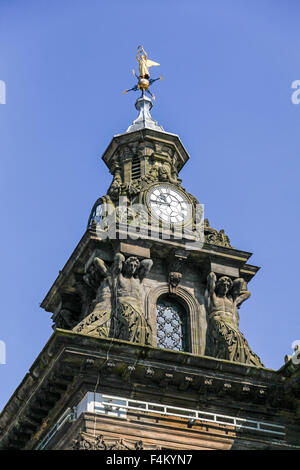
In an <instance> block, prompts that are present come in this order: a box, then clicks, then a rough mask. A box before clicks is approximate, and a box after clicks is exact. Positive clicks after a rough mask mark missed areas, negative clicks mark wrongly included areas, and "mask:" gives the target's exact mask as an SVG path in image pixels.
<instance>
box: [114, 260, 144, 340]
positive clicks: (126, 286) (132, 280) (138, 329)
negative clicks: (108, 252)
mask: <svg viewBox="0 0 300 470" xmlns="http://www.w3.org/2000/svg"><path fill="white" fill-rule="evenodd" d="M152 264H153V261H152V260H151V259H144V260H142V261H141V262H140V261H139V260H138V258H136V257H135V256H130V257H129V258H127V260H126V261H125V257H124V256H123V255H122V254H121V253H119V254H118V258H117V263H115V268H114V273H115V277H116V293H115V296H116V311H115V315H114V337H115V338H119V339H124V340H127V341H132V342H134V343H142V344H151V343H152V331H151V326H150V324H149V323H148V321H147V319H146V318H145V316H144V311H143V307H142V303H141V298H142V292H141V288H142V282H143V279H144V277H145V276H146V274H147V273H148V272H149V271H150V269H151V267H152Z"/></svg>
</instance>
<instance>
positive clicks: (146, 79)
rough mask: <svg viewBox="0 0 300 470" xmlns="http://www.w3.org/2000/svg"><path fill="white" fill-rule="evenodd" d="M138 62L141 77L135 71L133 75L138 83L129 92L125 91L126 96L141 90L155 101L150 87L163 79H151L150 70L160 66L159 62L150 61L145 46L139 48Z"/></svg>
mask: <svg viewBox="0 0 300 470" xmlns="http://www.w3.org/2000/svg"><path fill="white" fill-rule="evenodd" d="M136 58H137V61H138V63H139V75H137V74H136V72H135V70H133V71H132V72H133V75H135V77H136V78H137V81H138V83H137V84H136V85H135V86H134V87H132V88H130V89H129V90H125V91H123V93H124V94H126V93H128V91H137V90H141V91H142V92H143V94H144V93H148V95H150V96H151V98H152V99H155V96H154V95H153V94H152V93H151V92H150V91H149V86H150V85H152V83H154V82H156V81H157V80H162V77H159V78H150V73H149V68H150V67H153V66H158V65H160V64H159V63H158V62H154V60H149V59H148V55H147V52H146V51H145V49H144V48H143V46H138V50H137V56H136Z"/></svg>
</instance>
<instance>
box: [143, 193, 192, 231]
mask: <svg viewBox="0 0 300 470" xmlns="http://www.w3.org/2000/svg"><path fill="white" fill-rule="evenodd" d="M148 206H149V207H150V209H151V211H152V212H153V213H154V215H155V216H156V217H157V218H159V219H161V220H162V221H163V222H166V223H169V224H175V225H176V224H182V223H183V222H185V221H186V220H187V219H189V218H190V216H191V204H190V202H189V201H188V199H187V198H186V197H185V195H184V194H183V193H182V192H181V191H180V190H179V189H177V188H174V186H172V185H167V184H165V185H164V184H160V185H157V186H154V187H153V188H152V189H151V190H150V191H149V194H148Z"/></svg>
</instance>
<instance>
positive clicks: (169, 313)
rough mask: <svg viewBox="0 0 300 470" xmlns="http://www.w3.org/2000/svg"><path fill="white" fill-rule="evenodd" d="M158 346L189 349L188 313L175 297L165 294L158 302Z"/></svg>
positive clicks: (181, 349)
mask: <svg viewBox="0 0 300 470" xmlns="http://www.w3.org/2000/svg"><path fill="white" fill-rule="evenodd" d="M156 328H157V346H158V347H159V348H164V349H172V350H175V351H187V348H188V345H187V314H186V310H185V308H184V307H183V306H182V304H181V303H179V302H178V301H177V300H176V299H175V298H173V297H170V296H167V295H163V296H161V297H160V298H159V299H158V301H157V304H156Z"/></svg>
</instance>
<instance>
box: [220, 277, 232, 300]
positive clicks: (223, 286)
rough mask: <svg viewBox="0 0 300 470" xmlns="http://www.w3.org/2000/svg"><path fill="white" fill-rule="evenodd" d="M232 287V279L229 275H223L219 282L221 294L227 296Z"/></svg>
mask: <svg viewBox="0 0 300 470" xmlns="http://www.w3.org/2000/svg"><path fill="white" fill-rule="evenodd" d="M231 287H232V281H231V279H230V278H229V277H227V276H223V277H221V278H220V279H219V280H218V282H217V291H218V293H219V294H221V295H223V296H225V295H227V294H228V292H229V291H230V289H231Z"/></svg>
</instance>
